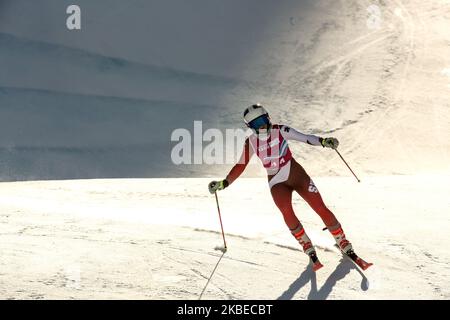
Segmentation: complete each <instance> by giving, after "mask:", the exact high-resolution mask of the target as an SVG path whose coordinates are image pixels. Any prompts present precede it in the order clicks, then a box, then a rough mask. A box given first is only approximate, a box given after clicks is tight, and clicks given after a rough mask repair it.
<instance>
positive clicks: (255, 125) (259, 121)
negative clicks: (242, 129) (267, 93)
mask: <svg viewBox="0 0 450 320" xmlns="http://www.w3.org/2000/svg"><path fill="white" fill-rule="evenodd" d="M264 125H270V120H269V117H268V116H267V114H263V115H262V116H260V117H258V118H256V119H254V120H252V121H250V122H249V123H248V126H249V127H250V128H252V129H255V130H258V129H259V128H261V127H262V126H264Z"/></svg>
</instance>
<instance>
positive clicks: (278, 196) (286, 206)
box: [270, 183, 314, 255]
mask: <svg viewBox="0 0 450 320" xmlns="http://www.w3.org/2000/svg"><path fill="white" fill-rule="evenodd" d="M292 191H293V190H292V188H291V187H289V186H287V185H286V184H284V183H278V184H276V185H274V186H273V187H272V188H271V190H270V192H271V194H272V198H273V201H274V202H275V204H276V206H277V207H278V209H280V211H281V213H282V214H283V218H284V221H285V222H286V225H287V226H288V228H289V230H290V231H291V233H292V235H293V236H294V237H295V239H297V241H298V242H299V243H300V245H301V246H302V248H303V251H304V252H305V253H306V254H308V255H310V254H311V253H312V252H314V247H313V245H312V243H311V240H310V239H309V237H308V235H307V234H306V232H305V229H303V226H302V224H301V223H300V221H299V220H298V218H297V216H296V215H295V212H294V209H293V208H292Z"/></svg>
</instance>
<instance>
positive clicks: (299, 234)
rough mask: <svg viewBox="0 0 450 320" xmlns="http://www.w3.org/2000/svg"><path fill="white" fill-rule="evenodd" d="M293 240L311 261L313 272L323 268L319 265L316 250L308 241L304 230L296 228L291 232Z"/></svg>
mask: <svg viewBox="0 0 450 320" xmlns="http://www.w3.org/2000/svg"><path fill="white" fill-rule="evenodd" d="M292 234H293V235H294V237H295V239H297V241H298V242H299V243H300V245H301V246H302V248H303V252H304V253H306V254H307V255H308V257H309V259H310V261H311V264H312V268H313V271H314V272H315V271H317V270H319V269H320V268H322V267H323V264H322V263H320V261H319V258H318V257H317V254H316V250H315V249H314V246H313V245H312V242H311V239H309V237H308V235H307V234H306V232H305V229H303V228H302V227H300V226H299V227H297V228H296V229H295V230H293V231H292Z"/></svg>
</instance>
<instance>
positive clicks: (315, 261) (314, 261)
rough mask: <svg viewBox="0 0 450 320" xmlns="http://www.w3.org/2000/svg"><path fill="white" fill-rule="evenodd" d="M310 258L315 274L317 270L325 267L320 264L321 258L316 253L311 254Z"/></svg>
mask: <svg viewBox="0 0 450 320" xmlns="http://www.w3.org/2000/svg"><path fill="white" fill-rule="evenodd" d="M309 258H310V260H311V264H312V269H313V271H314V272H316V271H317V270H319V269H320V268H322V267H323V264H322V263H320V261H319V258H318V257H317V255H316V253H315V252H311V253H310V254H309Z"/></svg>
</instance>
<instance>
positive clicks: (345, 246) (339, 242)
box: [330, 227, 373, 270]
mask: <svg viewBox="0 0 450 320" xmlns="http://www.w3.org/2000/svg"><path fill="white" fill-rule="evenodd" d="M330 232H331V234H332V235H333V237H334V240H336V246H337V247H338V248H339V249H340V250H341V252H342V254H344V255H346V256H347V257H349V258H350V259H351V260H353V262H355V263H356V264H357V265H358V266H359V267H360V268H361V269H363V270H366V269H367V268H369V267H370V266H372V265H373V263H370V262H366V261H364V260H363V259H361V258H360V257H358V255H357V254H356V253H355V251H353V246H352V244H351V243H350V241H348V240H347V239H346V238H345V234H344V231H343V230H342V228H341V227H339V228H338V229H336V230H333V231H330Z"/></svg>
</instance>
